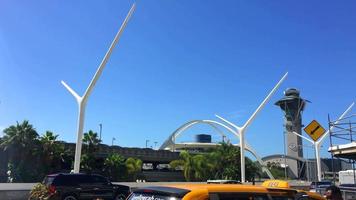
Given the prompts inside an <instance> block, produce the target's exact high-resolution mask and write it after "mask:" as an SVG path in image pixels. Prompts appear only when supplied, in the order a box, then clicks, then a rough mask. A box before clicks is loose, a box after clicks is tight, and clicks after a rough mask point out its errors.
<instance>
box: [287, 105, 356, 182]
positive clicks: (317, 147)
mask: <svg viewBox="0 0 356 200" xmlns="http://www.w3.org/2000/svg"><path fill="white" fill-rule="evenodd" d="M354 104H355V103H354V102H353V103H352V104H351V105H350V106H349V107H348V108H347V109H346V110H345V112H344V113H342V115H340V117H339V118H338V119H337V120H336V121H335V123H334V125H336V124H338V123H339V121H340V120H341V119H342V118H344V117H345V115H346V114H347V113H348V112H350V110H351V109H352V107H353V106H354ZM334 127H335V126H331V127H330V129H329V130H328V131H326V132H325V133H324V135H323V136H321V138H319V140H318V141H313V140H311V139H309V138H307V137H305V136H303V135H300V134H298V133H297V132H295V131H293V132H292V133H294V134H295V135H297V136H299V137H301V138H303V139H305V140H307V141H309V142H310V143H312V145H313V146H314V151H315V159H316V166H317V173H318V181H321V158H320V148H321V144H322V142H323V141H324V139H325V138H326V136H327V135H329V133H330V131H332V130H333V129H334Z"/></svg>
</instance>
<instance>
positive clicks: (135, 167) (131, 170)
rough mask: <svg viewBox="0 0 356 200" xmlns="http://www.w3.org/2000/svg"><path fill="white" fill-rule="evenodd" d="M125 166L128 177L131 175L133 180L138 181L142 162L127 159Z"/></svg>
mask: <svg viewBox="0 0 356 200" xmlns="http://www.w3.org/2000/svg"><path fill="white" fill-rule="evenodd" d="M125 164H126V170H127V173H128V175H131V177H132V179H133V180H136V178H137V175H138V173H139V172H141V170H142V160H140V159H136V158H127V160H126V161H125Z"/></svg>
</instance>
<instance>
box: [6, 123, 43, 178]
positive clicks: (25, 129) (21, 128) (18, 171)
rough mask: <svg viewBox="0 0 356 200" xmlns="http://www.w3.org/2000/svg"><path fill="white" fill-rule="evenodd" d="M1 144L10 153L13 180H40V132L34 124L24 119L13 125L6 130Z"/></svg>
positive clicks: (10, 168) (10, 169)
mask: <svg viewBox="0 0 356 200" xmlns="http://www.w3.org/2000/svg"><path fill="white" fill-rule="evenodd" d="M3 132H4V137H3V140H2V143H1V144H0V146H1V147H2V148H3V149H4V151H7V152H8V154H9V169H8V170H9V171H10V177H9V180H10V181H12V182H33V181H36V180H38V168H39V167H38V164H39V163H40V162H39V158H38V156H34V154H36V152H38V149H39V147H40V144H39V141H38V134H37V132H36V130H35V129H34V128H33V126H32V125H31V124H30V123H29V122H28V121H27V120H24V121H23V122H22V123H21V124H20V123H19V122H17V123H16V125H11V126H10V127H8V128H6V129H5V130H4V131H3Z"/></svg>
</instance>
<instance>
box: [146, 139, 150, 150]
mask: <svg viewBox="0 0 356 200" xmlns="http://www.w3.org/2000/svg"><path fill="white" fill-rule="evenodd" d="M149 141H150V140H146V148H147V146H148V142H149Z"/></svg>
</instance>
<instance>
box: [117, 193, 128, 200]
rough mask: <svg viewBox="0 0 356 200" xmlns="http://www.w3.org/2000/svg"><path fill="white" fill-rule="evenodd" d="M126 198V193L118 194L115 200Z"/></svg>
mask: <svg viewBox="0 0 356 200" xmlns="http://www.w3.org/2000/svg"><path fill="white" fill-rule="evenodd" d="M125 199H126V197H125V195H123V194H118V195H117V196H116V197H115V200H125Z"/></svg>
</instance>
